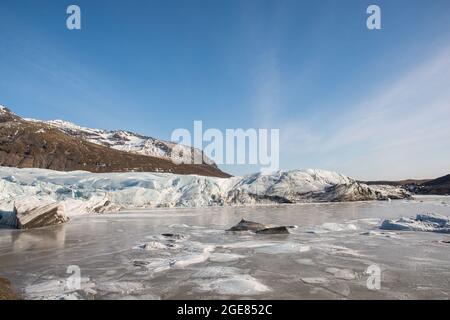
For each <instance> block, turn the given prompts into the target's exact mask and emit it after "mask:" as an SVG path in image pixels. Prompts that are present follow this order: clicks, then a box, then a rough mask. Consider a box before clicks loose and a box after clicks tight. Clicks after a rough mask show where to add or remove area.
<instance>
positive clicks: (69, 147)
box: [0, 108, 230, 177]
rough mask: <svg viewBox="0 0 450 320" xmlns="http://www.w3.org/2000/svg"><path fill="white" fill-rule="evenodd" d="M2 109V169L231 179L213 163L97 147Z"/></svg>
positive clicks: (0, 117) (0, 124) (0, 161)
mask: <svg viewBox="0 0 450 320" xmlns="http://www.w3.org/2000/svg"><path fill="white" fill-rule="evenodd" d="M6 110H7V109H6V108H4V109H2V110H0V166H6V167H18V168H42V169H51V170H59V171H73V170H84V171H90V172H129V171H138V172H170V173H177V174H198V175H204V176H214V177H229V176H230V175H229V174H227V173H225V172H223V171H221V170H220V169H219V168H217V166H216V165H215V164H214V165H211V164H206V163H203V164H180V165H176V164H174V163H173V162H172V161H171V160H167V159H162V158H157V157H152V156H147V155H142V154H134V153H130V152H125V151H120V150H116V149H111V148H109V147H108V146H104V145H99V144H95V143H92V142H89V141H87V140H85V139H84V138H83V137H78V136H73V135H70V134H68V133H66V132H63V131H61V130H59V129H58V128H56V127H54V126H51V125H47V124H45V123H40V122H33V121H26V120H24V119H22V118H20V117H18V116H16V115H14V114H13V113H11V112H10V111H9V110H8V111H6Z"/></svg>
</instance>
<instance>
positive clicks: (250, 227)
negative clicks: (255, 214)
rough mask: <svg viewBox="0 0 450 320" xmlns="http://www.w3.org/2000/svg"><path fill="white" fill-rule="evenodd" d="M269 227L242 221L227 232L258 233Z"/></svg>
mask: <svg viewBox="0 0 450 320" xmlns="http://www.w3.org/2000/svg"><path fill="white" fill-rule="evenodd" d="M266 228H267V226H266V225H263V224H261V223H258V222H253V221H247V220H244V219H242V220H241V221H240V222H239V223H238V224H237V225H235V226H232V227H231V228H230V229H228V230H227V231H253V232H256V231H258V230H262V229H266Z"/></svg>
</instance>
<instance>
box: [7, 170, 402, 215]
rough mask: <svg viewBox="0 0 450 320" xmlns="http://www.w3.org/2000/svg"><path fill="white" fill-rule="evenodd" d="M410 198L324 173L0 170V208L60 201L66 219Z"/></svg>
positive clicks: (317, 171)
mask: <svg viewBox="0 0 450 320" xmlns="http://www.w3.org/2000/svg"><path fill="white" fill-rule="evenodd" d="M405 197H408V193H407V192H406V191H404V190H403V189H400V188H395V187H369V186H367V185H364V184H360V183H358V182H357V181H355V180H353V179H351V178H349V177H346V176H344V175H341V174H338V173H334V172H329V171H323V170H295V171H287V172H286V171H280V172H276V173H274V174H272V175H262V174H260V173H258V174H254V175H249V176H245V177H230V178H216V177H204V176H197V175H176V174H169V173H145V172H144V173H137V172H127V173H89V172H84V171H73V172H59V171H51V170H45V169H17V168H6V167H0V209H2V210H12V207H13V205H14V202H21V201H30V199H36V198H39V199H42V200H53V201H63V202H64V204H65V207H66V209H67V212H68V213H69V214H76V213H89V212H105V211H117V210H120V209H131V208H149V207H205V206H223V205H254V204H278V203H304V202H324V201H327V202H328V201H359V200H387V199H399V198H405Z"/></svg>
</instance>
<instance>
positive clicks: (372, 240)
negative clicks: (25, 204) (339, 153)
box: [0, 197, 450, 299]
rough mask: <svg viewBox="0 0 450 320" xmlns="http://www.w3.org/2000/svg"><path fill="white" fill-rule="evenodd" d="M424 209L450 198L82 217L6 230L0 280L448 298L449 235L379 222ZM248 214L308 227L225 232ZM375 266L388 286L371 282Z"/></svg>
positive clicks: (444, 206)
mask: <svg viewBox="0 0 450 320" xmlns="http://www.w3.org/2000/svg"><path fill="white" fill-rule="evenodd" d="M424 212H434V213H439V214H443V215H447V216H450V197H417V198H416V199H415V200H398V201H391V202H355V203H323V204H299V205H286V206H258V207H223V208H205V209H155V210H141V211H129V212H121V213H115V214H103V215H90V216H79V217H74V218H72V221H71V222H70V223H69V224H66V225H64V226H59V227H52V228H44V229H38V230H28V231H19V230H7V229H0V276H3V277H6V278H8V279H9V280H10V281H11V282H12V283H13V285H14V286H15V287H16V288H17V290H18V291H19V293H21V294H22V295H23V296H24V297H25V298H29V299H40V298H51V299H54V298H56V299H59V298H78V299H205V298H212V299H226V298H255V299H342V298H349V299H380V298H381V299H416V298H421V299H447V298H449V295H450V243H446V242H448V241H450V235H446V234H435V233H425V232H401V231H396V232H387V231H383V230H379V228H378V226H379V225H380V223H381V221H382V220H383V219H384V218H394V217H400V216H406V217H410V216H411V217H413V216H415V215H416V214H418V213H424ZM241 218H245V219H247V220H253V221H257V222H260V223H270V224H276V225H297V226H298V228H297V229H294V230H291V232H292V234H290V235H256V234H251V233H240V234H239V233H230V232H225V231H224V230H225V229H228V228H229V227H231V226H232V225H234V224H236V223H238V222H239V221H240V219H241ZM166 233H170V234H175V236H172V237H171V236H168V235H163V234H166ZM144 244H146V246H145V248H144ZM373 265H375V266H376V267H379V268H380V270H381V283H380V285H381V287H380V289H379V290H371V289H369V288H368V287H367V285H366V282H367V279H368V277H369V275H368V274H366V273H365V272H366V270H367V268H368V267H369V266H373ZM69 266H76V267H71V268H69V269H70V270H77V268H79V270H80V273H81V289H79V290H76V289H77V288H76V283H77V281H76V278H75V277H73V276H72V277H71V274H69V273H67V270H68V267H69ZM70 270H69V271H70ZM74 279H75V280H74ZM67 280H69V281H67ZM74 286H75V287H74Z"/></svg>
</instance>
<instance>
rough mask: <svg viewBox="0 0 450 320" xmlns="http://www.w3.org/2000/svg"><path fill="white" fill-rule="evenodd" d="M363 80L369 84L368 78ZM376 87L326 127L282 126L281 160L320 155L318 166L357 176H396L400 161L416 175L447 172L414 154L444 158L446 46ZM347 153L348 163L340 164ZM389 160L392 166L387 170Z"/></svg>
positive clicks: (449, 82)
mask: <svg viewBox="0 0 450 320" xmlns="http://www.w3.org/2000/svg"><path fill="white" fill-rule="evenodd" d="M367 80H368V84H369V85H370V84H371V81H370V78H368V79H367ZM372 85H374V84H372ZM376 86H377V88H378V89H377V91H376V92H375V93H374V94H373V95H372V96H368V97H366V98H364V101H363V102H361V103H358V104H355V106H354V107H350V108H346V111H345V112H343V113H342V114H341V115H340V116H338V117H337V118H335V119H327V121H324V124H325V123H326V124H325V125H326V126H328V127H329V128H327V129H324V128H322V127H320V126H318V125H317V123H316V124H315V126H310V125H308V126H307V125H306V123H305V122H295V121H288V122H286V126H285V130H286V131H287V133H288V134H284V135H282V136H283V138H284V140H283V145H284V149H283V150H284V151H286V152H287V153H289V154H290V155H289V156H288V158H287V162H289V163H291V165H292V163H294V162H295V160H294V159H300V160H299V161H297V163H298V162H300V163H301V159H302V156H305V155H308V154H311V153H314V154H316V155H317V156H322V157H324V161H323V163H326V159H333V160H335V161H336V160H339V161H336V162H338V163H340V164H341V167H343V170H346V171H347V173H348V174H352V175H356V176H358V177H360V178H375V177H379V178H381V177H383V178H401V175H402V174H405V172H403V170H402V166H401V165H399V164H400V163H402V162H403V163H407V165H406V167H408V169H411V167H415V168H414V169H415V170H414V172H416V174H417V175H418V176H433V175H437V174H440V173H445V172H446V171H447V170H448V169H449V168H444V167H439V168H438V167H434V168H433V166H432V165H431V164H430V161H427V162H428V163H426V164H425V163H422V161H421V160H422V159H423V155H421V154H420V153H421V152H422V151H424V149H425V148H426V150H427V152H433V153H432V154H429V157H430V158H436V159H437V158H439V157H443V156H448V154H449V151H446V150H448V149H450V139H449V137H450V126H449V124H450V90H449V88H450V47H445V48H443V49H440V50H439V52H438V53H437V54H435V55H432V56H430V57H429V58H428V59H427V60H426V61H424V62H423V63H422V64H420V65H417V66H415V67H414V68H412V69H411V70H408V71H406V72H404V73H403V75H401V76H399V77H398V79H397V80H395V81H393V82H391V81H386V82H384V83H381V84H380V83H376ZM324 118H326V115H325V116H324ZM294 146H297V147H296V148H294ZM348 152H351V153H352V160H347V161H348V162H346V161H342V160H345V159H346V153H348ZM394 159H395V162H397V165H396V166H395V167H389V165H390V164H393V163H394V161H393V160H394ZM361 161H362V162H361ZM399 161H400V162H399ZM333 162H334V161H329V164H330V165H332V163H333ZM361 163H364V165H361ZM403 167H405V166H403Z"/></svg>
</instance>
